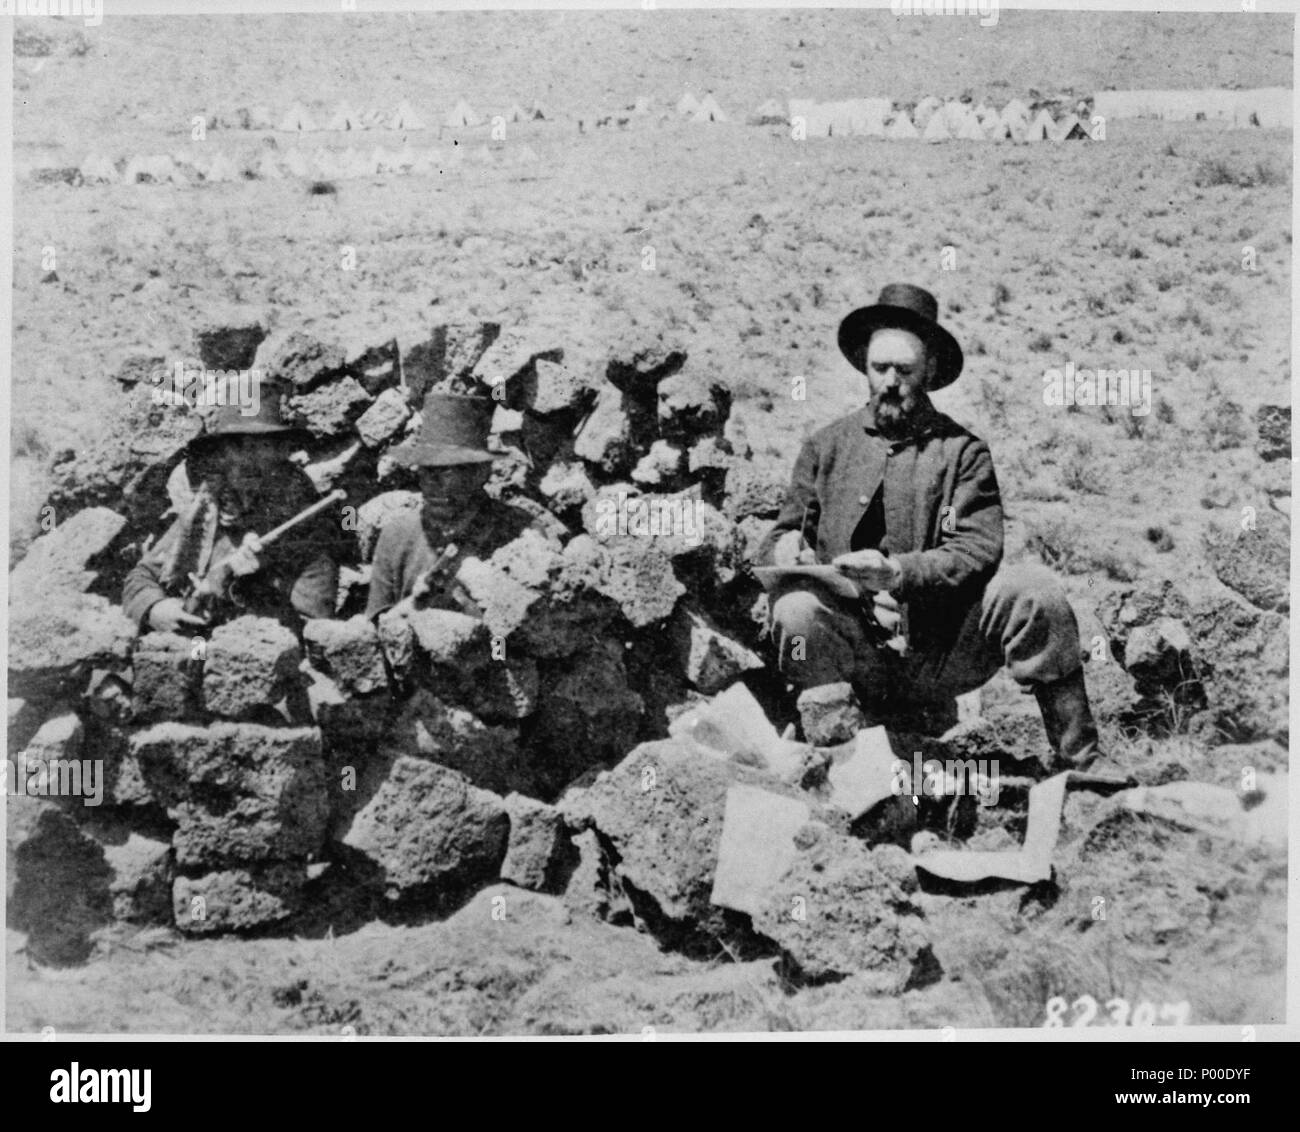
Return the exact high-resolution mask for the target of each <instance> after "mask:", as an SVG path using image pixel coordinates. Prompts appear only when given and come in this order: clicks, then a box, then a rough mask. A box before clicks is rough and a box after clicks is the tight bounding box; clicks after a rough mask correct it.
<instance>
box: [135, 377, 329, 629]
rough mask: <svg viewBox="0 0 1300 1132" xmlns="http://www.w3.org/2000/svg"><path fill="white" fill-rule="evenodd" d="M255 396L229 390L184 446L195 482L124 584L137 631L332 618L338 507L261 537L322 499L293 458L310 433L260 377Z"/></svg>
mask: <svg viewBox="0 0 1300 1132" xmlns="http://www.w3.org/2000/svg"><path fill="white" fill-rule="evenodd" d="M254 404H255V405H256V406H257V407H256V410H255V411H254V412H252V413H248V412H247V411H246V409H244V408H241V406H240V404H239V401H238V398H236V397H233V396H232V397H230V398H229V399H224V398H223V399H222V403H221V404H220V406H219V407H217V408H214V409H213V410H212V412H211V414H210V415H209V416H208V418H207V419H206V420H205V422H204V428H203V432H202V433H201V434H200V435H199V436H197V437H196V438H195V439H194V440H193V441H191V442H190V445H189V447H188V448H187V449H186V452H185V467H186V471H187V473H188V476H189V482H190V483H191V484H197V485H198V486H197V488H196V489H195V490H194V492H193V495H192V496H191V497H190V499H189V501H188V502H187V503H185V504H184V505H182V507H181V510H180V514H179V515H178V517H177V518H176V520H175V521H174V522H173V523H172V525H171V526H170V527H169V528H168V530H167V531H166V533H165V534H164V535H163V536H162V538H160V539H159V540H158V542H157V543H156V544H155V545H154V546H153V547H152V548H151V549H150V550H149V551H148V552H147V553H146V554H145V555H144V557H142V558H141V560H140V561H139V562H138V563H137V564H136V566H135V567H134V569H132V570H131V572H130V573H129V574H128V575H127V578H126V581H125V583H124V585H123V589H122V606H123V609H124V611H125V612H126V615H127V617H129V618H131V620H132V621H134V622H135V623H136V624H137V625H138V626H139V627H140V632H141V633H147V632H149V631H151V630H157V631H162V632H171V633H190V632H199V631H202V630H204V629H208V628H211V627H213V626H215V625H218V624H220V623H221V622H223V621H227V620H230V619H231V618H233V617H237V616H240V615H241V614H246V613H248V614H256V615H258V616H263V617H274V618H276V619H277V620H280V621H282V622H284V623H285V624H286V625H288V626H289V627H290V628H292V629H294V630H295V631H296V630H297V629H298V628H300V627H301V624H302V621H303V620H304V619H306V618H314V617H333V616H334V613H335V599H336V597H337V594H338V582H339V561H340V558H341V557H342V555H343V553H344V551H343V549H342V547H343V538H344V536H343V535H342V534H341V531H342V523H341V521H340V518H339V516H338V514H337V509H325V510H322V511H321V512H320V513H318V514H316V515H314V516H312V517H311V518H310V519H309V520H308V521H305V522H301V523H299V524H297V525H295V526H294V527H292V528H291V529H290V530H288V531H286V532H285V533H284V535H283V536H282V537H280V538H278V539H277V540H276V541H275V542H274V544H273V545H269V546H266V547H263V546H262V545H261V542H260V539H259V537H258V536H259V535H264V534H267V533H268V532H270V531H273V530H275V529H276V528H277V527H279V526H281V525H282V524H284V523H286V522H287V521H289V520H290V519H294V518H296V517H297V516H299V515H300V514H301V513H302V512H304V511H306V510H307V509H308V508H310V507H312V506H314V505H317V504H319V503H320V502H321V501H320V497H319V495H318V493H317V491H316V489H315V487H313V485H312V482H311V480H309V479H308V478H307V476H306V474H305V473H304V472H303V471H302V470H301V469H299V468H297V467H295V466H294V465H293V464H292V463H291V462H290V460H289V455H290V453H291V452H292V451H294V449H295V448H297V447H299V446H301V444H302V443H303V442H304V441H305V440H306V434H305V433H304V432H302V431H301V430H299V429H297V428H294V427H293V426H291V425H289V424H287V423H285V421H284V419H283V417H282V413H281V397H280V394H279V391H278V389H277V388H276V387H275V386H274V385H272V384H270V383H267V384H259V389H258V396H257V398H256V399H255V401H254Z"/></svg>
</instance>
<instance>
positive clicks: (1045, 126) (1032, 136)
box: [1025, 109, 1056, 141]
mask: <svg viewBox="0 0 1300 1132" xmlns="http://www.w3.org/2000/svg"><path fill="white" fill-rule="evenodd" d="M1055 136H1056V122H1055V121H1054V120H1053V118H1052V116H1051V115H1050V114H1049V113H1048V112H1047V110H1046V109H1043V110H1040V111H1039V112H1038V113H1037V114H1036V115H1035V117H1034V120H1033V121H1032V122H1030V123H1029V128H1028V129H1026V130H1025V137H1026V138H1027V139H1028V140H1029V141H1050V140H1052V139H1053V138H1054V137H1055Z"/></svg>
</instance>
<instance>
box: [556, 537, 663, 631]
mask: <svg viewBox="0 0 1300 1132" xmlns="http://www.w3.org/2000/svg"><path fill="white" fill-rule="evenodd" d="M564 557H565V560H566V570H568V571H569V572H570V574H571V577H573V578H575V579H576V578H579V577H580V578H581V579H582V583H583V584H584V585H585V586H586V587H587V588H589V589H591V590H594V591H595V592H596V593H598V594H601V595H603V596H605V597H607V598H609V599H610V600H611V601H612V602H614V603H615V604H616V605H617V606H618V608H619V610H620V611H621V612H622V614H623V616H624V617H626V618H627V620H628V621H629V622H630V623H631V624H632V625H633V626H634V627H636V628H643V627H645V626H647V625H653V624H655V623H656V622H659V621H662V620H664V619H665V618H666V617H668V616H669V615H670V614H671V613H672V611H673V608H674V606H676V604H677V599H678V598H679V597H681V596H682V594H684V593H685V592H686V587H685V586H683V585H682V584H681V582H679V581H678V580H677V575H676V574H675V573H674V572H673V564H672V560H671V559H669V557H668V556H667V555H666V554H665V553H664V552H663V551H662V550H660V549H659V548H658V547H657V546H655V545H654V544H653V543H652V542H650V541H648V540H637V539H633V538H621V539H617V540H615V541H613V542H611V544H610V545H609V546H607V547H606V546H601V545H600V544H599V543H598V542H597V541H596V540H595V539H593V538H591V537H590V536H589V535H579V536H578V537H577V538H574V539H572V540H571V541H570V542H569V544H568V545H567V546H566V547H565V548H564Z"/></svg>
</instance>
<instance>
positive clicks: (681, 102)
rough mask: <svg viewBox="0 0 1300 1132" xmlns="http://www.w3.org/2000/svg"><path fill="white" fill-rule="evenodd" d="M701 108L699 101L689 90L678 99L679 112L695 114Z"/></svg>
mask: <svg viewBox="0 0 1300 1132" xmlns="http://www.w3.org/2000/svg"><path fill="white" fill-rule="evenodd" d="M699 108H700V104H699V102H698V101H696V98H695V95H693V94H692V93H691V92H690V91H689V90H688V91H687V92H686V93H685V94H683V95H682V96H681V98H679V99H678V100H677V113H678V114H694V113H695V111H697V110H698V109H699Z"/></svg>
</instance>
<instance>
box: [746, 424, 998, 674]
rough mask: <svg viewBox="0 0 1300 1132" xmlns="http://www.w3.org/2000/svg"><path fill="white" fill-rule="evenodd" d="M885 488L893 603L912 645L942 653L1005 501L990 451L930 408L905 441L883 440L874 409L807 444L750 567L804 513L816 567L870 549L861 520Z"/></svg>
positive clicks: (992, 556) (973, 596)
mask: <svg viewBox="0 0 1300 1132" xmlns="http://www.w3.org/2000/svg"><path fill="white" fill-rule="evenodd" d="M882 485H883V503H884V524H885V532H886V533H885V537H884V539H883V541H881V542H880V548H881V549H883V550H886V551H887V552H888V553H889V554H890V555H891V556H892V557H894V558H896V559H897V560H898V563H899V565H900V566H901V567H902V572H903V575H902V582H901V583H900V584H899V585H898V586H897V587H896V588H895V589H894V590H893V591H892V592H893V595H894V597H896V598H897V599H898V600H899V601H900V602H905V603H906V604H907V607H908V617H909V625H910V636H911V642H912V645H913V647H916V648H921V649H924V648H927V647H942V645H943V643H944V642H946V641H948V640H950V639H951V638H952V637H953V636H955V634H956V631H957V629H958V628H959V626H960V624H961V615H962V614H963V613H964V612H965V610H967V609H968V608H969V607H970V605H971V604H972V603H973V602H975V601H977V600H978V599H979V596H980V594H981V593H982V592H983V589H984V586H985V585H986V584H987V583H988V581H989V579H990V578H992V576H993V574H994V572H995V571H996V570H997V568H998V564H999V562H1000V561H1001V560H1002V497H1001V494H1000V492H999V491H998V481H997V477H996V476H995V475H994V473H993V458H992V456H990V454H989V450H988V445H986V444H985V443H984V441H982V440H980V439H979V437H977V436H975V435H974V434H972V433H971V432H969V431H968V430H967V429H965V428H963V427H962V426H961V425H959V424H957V423H956V421H954V420H952V419H951V418H950V417H947V416H945V415H944V414H943V413H940V412H939V411H938V410H936V409H934V408H932V407H931V408H929V409H928V410H926V411H925V413H924V415H923V418H922V420H921V423H920V427H919V428H918V430H917V433H916V434H915V435H914V436H913V437H912V438H911V439H909V440H907V441H904V442H892V441H889V440H886V439H885V438H884V437H882V436H880V435H879V433H878V432H877V431H876V429H875V421H874V418H873V415H872V412H871V409H870V407H864V408H862V409H859V410H858V411H857V412H855V413H851V414H849V415H848V416H846V417H842V418H841V419H840V420H838V421H835V422H834V423H832V424H829V425H827V426H826V427H825V428H823V429H821V430H820V431H819V432H817V433H815V434H814V435H813V436H812V437H810V438H809V439H808V440H807V441H805V442H804V445H803V449H802V451H801V452H800V453H799V458H798V460H797V461H796V462H795V467H794V475H793V477H792V479H791V483H790V489H789V491H788V493H787V495H786V500H785V503H784V505H783V506H782V508H781V512H780V515H779V516H778V518H777V520H776V523H775V525H774V526H773V528H772V530H771V531H770V532H769V533H768V535H767V537H766V538H765V539H764V540H763V542H762V544H761V545H760V547H759V551H758V554H757V555H756V556H755V560H756V564H758V565H770V564H771V561H772V550H773V547H774V545H775V543H776V541H777V539H779V538H780V537H781V535H783V534H785V533H786V532H787V531H792V530H798V529H799V526H800V523H801V522H804V517H805V512H806V514H807V520H806V523H805V526H804V533H805V537H806V538H807V540H808V542H809V544H810V545H811V546H813V547H814V548H815V549H816V552H817V561H818V562H830V561H831V560H832V559H833V558H836V557H837V556H838V555H841V554H846V553H848V552H849V551H851V550H859V549H863V548H864V546H865V545H867V542H870V541H873V540H870V539H868V540H867V541H866V542H864V541H863V535H862V528H863V526H864V523H863V520H864V516H866V514H867V511H868V508H869V505H870V503H871V501H872V498H873V497H874V495H875V493H876V491H877V489H878V488H881V487H882Z"/></svg>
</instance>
